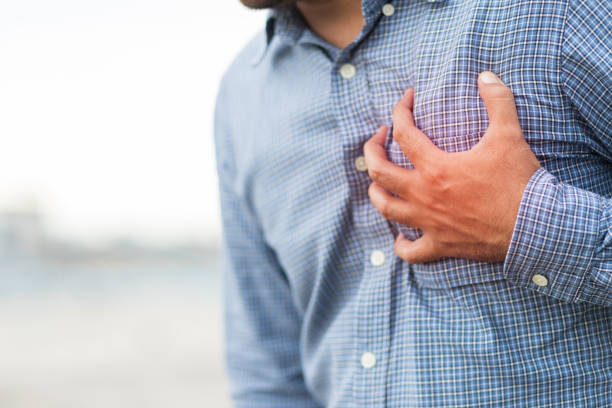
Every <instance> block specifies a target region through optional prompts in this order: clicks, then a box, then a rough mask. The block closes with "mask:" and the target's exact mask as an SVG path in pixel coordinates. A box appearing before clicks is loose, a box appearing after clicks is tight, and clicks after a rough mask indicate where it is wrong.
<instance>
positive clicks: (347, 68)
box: [340, 64, 355, 79]
mask: <svg viewBox="0 0 612 408" xmlns="http://www.w3.org/2000/svg"><path fill="white" fill-rule="evenodd" d="M340 75H342V78H344V79H351V78H352V77H354V76H355V66H354V65H353V64H344V65H343V66H341V67H340Z"/></svg>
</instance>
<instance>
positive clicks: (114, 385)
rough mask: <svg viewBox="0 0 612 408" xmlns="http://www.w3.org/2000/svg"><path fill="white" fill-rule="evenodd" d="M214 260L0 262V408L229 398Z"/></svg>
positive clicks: (201, 402)
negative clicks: (118, 263) (96, 262)
mask: <svg viewBox="0 0 612 408" xmlns="http://www.w3.org/2000/svg"><path fill="white" fill-rule="evenodd" d="M219 289H220V282H219V275H218V268H217V264H216V262H215V261H213V260H211V261H210V262H205V263H189V262H188V263H185V264H181V263H168V264H164V265H161V264H160V265H157V264H154V263H153V264H152V263H143V264H138V263H136V264H126V265H112V264H108V265H104V264H98V265H87V264H85V265H74V264H61V263H49V262H44V263H43V262H34V261H19V262H4V263H0V329H1V332H0V407H3V408H26V407H27V408H33V407H45V408H73V407H74V408H77V407H78V408H83V407H87V408H96V407H152V408H156V407H185V408H188V407H196V406H197V407H220V408H223V407H228V406H229V403H228V399H227V397H226V394H227V388H226V383H225V375H224V372H223V363H222V338H221V327H222V322H221V310H220V305H219V303H220V299H219V292H220V290H219Z"/></svg>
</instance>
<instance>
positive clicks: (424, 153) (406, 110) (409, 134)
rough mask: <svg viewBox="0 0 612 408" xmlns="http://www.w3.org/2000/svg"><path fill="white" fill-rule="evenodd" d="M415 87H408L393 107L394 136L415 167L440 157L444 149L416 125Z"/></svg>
mask: <svg viewBox="0 0 612 408" xmlns="http://www.w3.org/2000/svg"><path fill="white" fill-rule="evenodd" d="M413 107H414V88H408V90H407V91H406V93H404V96H403V97H402V99H401V100H400V101H399V102H398V103H397V105H395V108H393V138H394V139H395V141H396V142H397V144H398V145H399V146H400V148H401V149H402V151H403V152H404V154H405V155H406V156H407V157H408V158H409V159H410V161H411V162H412V163H413V164H414V166H415V167H417V168H418V167H419V166H420V165H427V163H431V162H433V161H436V160H438V159H439V156H440V154H441V153H443V151H442V150H440V149H438V147H436V145H434V144H433V142H432V141H431V140H430V139H429V138H428V137H427V135H426V134H425V133H423V132H421V130H420V129H419V128H417V127H416V124H415V122H414V116H413V114H412V109H413Z"/></svg>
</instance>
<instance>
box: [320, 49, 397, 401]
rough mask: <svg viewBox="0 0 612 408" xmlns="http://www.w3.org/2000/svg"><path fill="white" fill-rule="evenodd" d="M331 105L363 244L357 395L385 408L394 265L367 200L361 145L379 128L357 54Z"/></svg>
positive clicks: (346, 61) (337, 75) (342, 60)
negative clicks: (333, 110) (333, 108)
mask: <svg viewBox="0 0 612 408" xmlns="http://www.w3.org/2000/svg"><path fill="white" fill-rule="evenodd" d="M331 89H332V93H331V97H332V106H334V107H335V109H337V111H336V118H337V123H338V128H339V131H340V134H341V139H342V149H343V158H344V168H345V175H346V179H347V181H348V185H349V188H350V194H351V199H350V206H351V208H350V210H351V215H352V220H353V227H354V229H353V231H354V233H355V234H356V236H355V237H354V238H356V239H357V240H358V241H359V242H360V244H361V254H360V256H362V257H363V263H362V264H363V274H362V278H361V279H362V281H361V284H360V287H359V291H358V299H357V302H355V320H354V323H353V338H354V348H353V350H354V354H355V355H354V364H356V365H357V367H356V369H355V370H354V372H355V376H354V387H353V397H354V401H355V402H356V406H359V407H369V408H372V407H384V406H385V399H386V388H387V369H388V352H389V345H390V312H391V311H390V304H391V280H392V277H393V270H394V268H395V264H396V257H395V256H394V254H393V243H394V238H393V234H392V233H391V231H390V229H389V225H388V222H387V220H385V219H384V218H383V217H382V216H381V215H380V214H379V213H378V212H377V211H376V209H375V208H374V206H373V205H372V203H371V202H370V200H369V197H368V187H369V184H370V182H371V179H370V178H369V176H368V174H367V166H366V163H365V159H364V157H363V145H364V143H365V141H366V140H367V139H369V138H370V137H371V136H372V135H373V134H374V133H375V132H376V129H377V127H378V123H376V121H375V119H374V117H373V112H372V109H371V105H370V103H369V100H368V85H367V75H366V72H365V64H363V63H362V61H360V59H359V54H358V53H356V54H355V55H353V56H352V57H351V56H350V54H349V53H343V54H342V55H341V56H340V57H339V58H338V60H337V61H336V63H335V65H334V68H333V72H332V86H331Z"/></svg>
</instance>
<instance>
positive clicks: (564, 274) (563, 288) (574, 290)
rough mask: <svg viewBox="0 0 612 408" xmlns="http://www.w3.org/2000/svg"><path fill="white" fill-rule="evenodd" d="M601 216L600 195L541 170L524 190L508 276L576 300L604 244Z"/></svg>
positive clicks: (506, 270)
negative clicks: (601, 233)
mask: <svg viewBox="0 0 612 408" xmlns="http://www.w3.org/2000/svg"><path fill="white" fill-rule="evenodd" d="M601 213H602V209H601V203H600V200H599V198H598V196H597V195H596V194H594V193H590V192H588V191H585V190H582V189H579V188H576V187H573V186H570V185H567V184H563V183H560V182H559V181H558V180H557V179H556V178H555V177H554V176H553V175H552V174H550V173H549V172H548V171H546V170H545V169H544V168H540V169H538V170H537V171H536V172H535V173H534V174H533V175H532V176H531V178H530V179H529V182H528V184H527V187H526V188H525V191H524V192H523V197H522V199H521V204H520V207H519V211H518V216H517V219H516V223H515V226H514V231H513V234H512V238H511V241H510V247H509V249H508V252H507V254H506V258H505V260H504V268H503V271H504V277H505V278H506V279H507V280H509V281H510V282H511V283H513V284H515V285H518V286H522V287H527V288H531V289H534V290H536V291H538V292H541V293H543V294H546V295H549V296H552V297H554V298H557V299H560V300H562V301H566V302H574V301H577V299H578V297H580V293H581V291H582V288H583V286H584V283H585V280H586V279H587V278H588V273H589V270H590V268H591V263H592V260H593V256H594V253H595V249H596V247H597V244H598V242H599V238H600V234H599V231H598V230H599V221H600V219H601V215H602V214H601ZM582 300H586V299H582Z"/></svg>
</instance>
